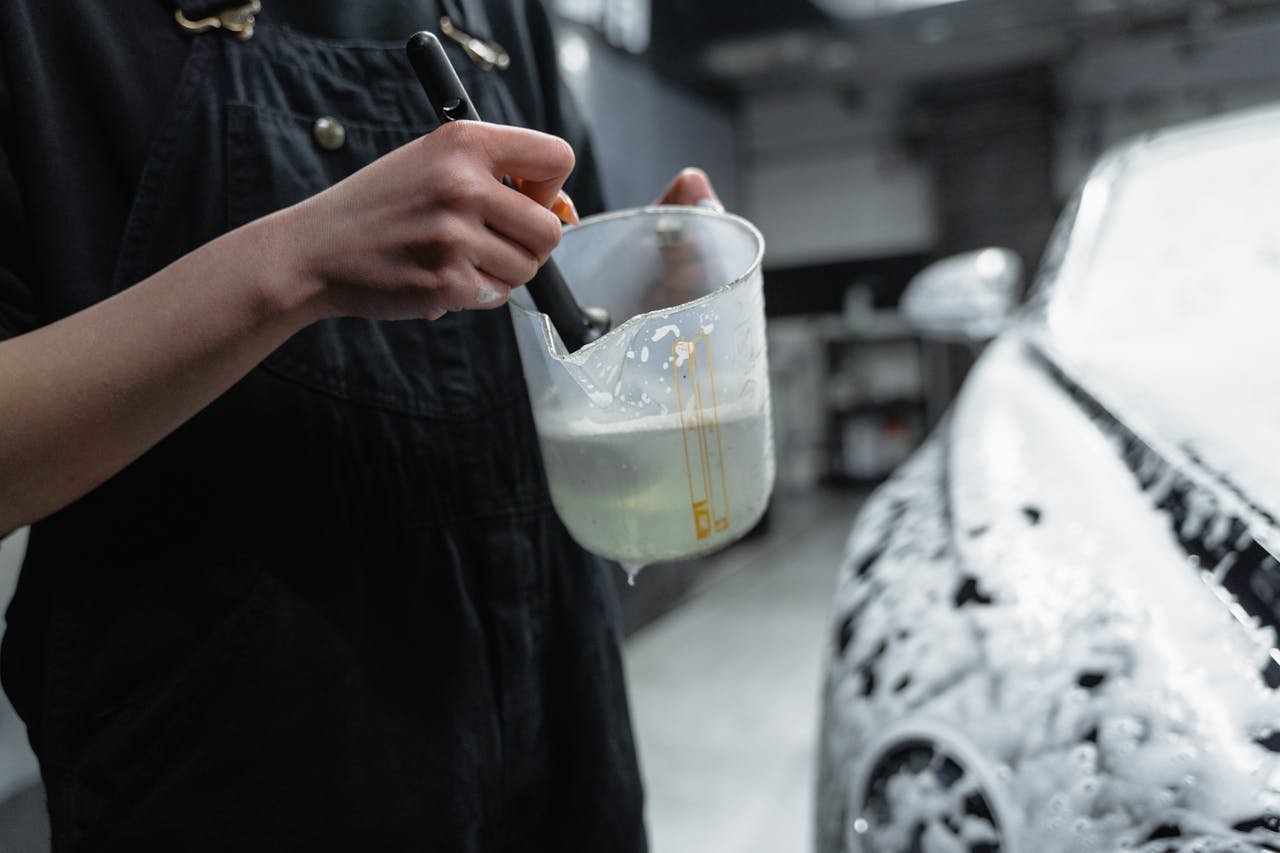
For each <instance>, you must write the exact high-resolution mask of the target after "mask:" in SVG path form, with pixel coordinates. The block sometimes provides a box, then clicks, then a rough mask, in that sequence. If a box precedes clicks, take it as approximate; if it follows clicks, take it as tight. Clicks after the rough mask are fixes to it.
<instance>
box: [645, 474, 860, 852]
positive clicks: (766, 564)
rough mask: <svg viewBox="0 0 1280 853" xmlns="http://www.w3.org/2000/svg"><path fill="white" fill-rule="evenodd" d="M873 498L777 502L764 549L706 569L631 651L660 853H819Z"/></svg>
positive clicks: (733, 552)
mask: <svg viewBox="0 0 1280 853" xmlns="http://www.w3.org/2000/svg"><path fill="white" fill-rule="evenodd" d="M862 497H863V496H862V495H861V494H857V493H852V492H819V493H817V494H813V495H806V496H803V497H790V498H779V499H775V502H774V507H773V509H771V511H770V516H769V525H768V529H767V532H766V533H765V534H764V535H763V536H758V537H755V538H752V539H750V540H747V541H746V542H743V543H741V544H739V545H738V546H735V547H734V548H731V549H730V550H728V551H726V552H724V553H722V554H720V555H717V556H715V557H713V558H711V559H709V560H706V561H703V562H705V563H707V564H708V565H707V566H706V567H705V569H703V568H702V567H699V569H700V570H701V571H702V572H703V573H702V575H701V578H702V580H701V581H700V583H699V585H698V586H697V587H696V588H695V589H694V590H693V591H692V594H691V595H690V597H689V598H688V599H687V600H686V602H685V603H683V604H682V605H681V606H679V607H677V608H675V609H674V610H672V611H670V612H668V613H667V614H666V615H665V616H662V617H661V618H660V619H658V620H657V621H655V622H652V623H650V624H649V625H647V626H646V627H644V628H641V629H640V630H639V631H637V632H636V633H635V634H633V635H632V636H631V637H630V638H629V640H628V643H627V664H628V680H629V682H630V686H631V701H632V715H633V719H634V725H635V729H636V736H637V739H638V741H639V745H640V759H641V770H642V772H643V773H644V776H645V780H646V787H647V792H648V820H649V840H650V849H651V850H652V851H653V853H694V851H697V853H721V851H723V852H724V853H730V851H732V853H792V851H799V852H800V853H803V851H807V850H809V849H811V847H812V845H811V841H810V832H809V826H810V822H811V821H810V813H811V802H812V782H813V780H812V777H813V769H812V768H813V752H812V750H813V743H814V738H815V733H816V730H817V723H818V693H819V689H820V671H821V665H822V653H823V649H824V647H825V642H826V637H827V632H828V629H827V621H828V617H829V609H830V607H831V597H832V591H833V590H834V587H835V576H836V570H837V568H838V566H839V561H840V555H841V553H842V550H843V547H844V540H845V538H846V536H847V535H848V532H849V529H850V526H851V523H852V520H853V514H854V513H855V512H856V510H857V507H858V506H859V505H860V503H861V500H862ZM644 582H645V577H644V574H643V573H641V575H640V577H639V579H638V581H637V585H640V584H643V583H644ZM620 592H621V594H622V595H623V596H624V597H625V596H626V595H627V593H628V590H627V588H626V587H622V588H621V590H620Z"/></svg>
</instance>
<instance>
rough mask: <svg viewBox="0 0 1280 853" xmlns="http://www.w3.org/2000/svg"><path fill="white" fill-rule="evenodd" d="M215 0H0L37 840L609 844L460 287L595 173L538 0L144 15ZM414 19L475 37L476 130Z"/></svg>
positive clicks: (497, 354)
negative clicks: (427, 87)
mask: <svg viewBox="0 0 1280 853" xmlns="http://www.w3.org/2000/svg"><path fill="white" fill-rule="evenodd" d="M231 5H232V4H228V3H226V2H220V1H219V0H172V2H164V0H135V2H132V3H130V4H128V5H127V6H120V5H113V6H111V8H110V9H106V8H104V7H102V6H101V5H100V4H96V3H91V2H89V0H10V2H7V3H5V4H4V5H3V7H0V51H2V57H3V61H2V62H0V158H2V159H0V224H2V226H3V233H4V235H5V236H4V239H3V241H2V242H0V339H3V340H2V341H0V532H8V531H11V530H13V529H16V528H17V527H19V526H22V525H26V524H31V525H32V528H31V533H30V538H29V543H28V550H27V554H26V558H25V562H24V566H23V569H22V573H21V577H20V580H19V584H18V589H17V592H16V594H15V596H14V600H13V602H12V604H11V606H10V609H9V611H8V614H7V618H8V631H7V634H6V636H5V639H4V645H3V658H2V660H0V675H2V677H3V685H4V688H5V690H6V691H7V693H8V695H9V697H10V699H11V700H12V702H13V704H14V706H15V707H16V708H17V710H18V711H19V713H20V715H21V716H22V718H23V719H24V721H25V723H26V725H27V727H28V733H29V739H30V742H31V744H32V747H33V748H34V750H35V752H36V754H37V756H38V757H39V759H40V765H41V772H42V776H43V780H44V783H45V789H46V794H47V797H48V807H49V812H50V817H51V824H52V828H53V842H54V848H55V849H56V850H59V851H70V850H75V851H80V850H94V851H97V850H129V851H145V850H166V851H173V850H182V851H201V850H237V851H254V850H272V851H278V850H293V849H321V850H339V849H341V850H408V849H425V850H448V851H453V850H458V851H478V850H486V851H487V850H508V849H511V850H551V849H554V850H557V851H573V850H609V851H638V850H642V849H644V847H645V836H644V827H643V817H642V794H641V783H640V778H639V773H638V770H637V763H636V758H635V748H634V743H633V739H632V735H631V730H630V724H629V718H628V710H627V703H626V695H625V689H624V683H623V676H622V667H621V661H620V654H619V636H618V623H617V616H616V602H614V601H613V600H612V598H611V594H612V593H611V586H610V584H609V583H608V577H607V575H606V574H605V573H604V571H603V570H602V566H601V564H600V562H599V561H598V560H596V559H595V558H593V557H591V556H590V555H588V554H586V553H585V552H583V551H582V550H581V549H580V548H579V547H577V546H576V545H575V544H574V543H573V542H572V540H571V539H570V538H569V536H568V534H567V533H566V532H565V530H564V527H563V526H562V525H561V523H560V522H559V521H558V519H557V518H556V516H555V514H554V511H553V509H552V507H551V504H550V501H549V499H548V495H547V488H546V484H545V480H544V476H543V472H542V468H541V461H540V458H539V454H538V448H537V444H536V441H535V437H534V431H533V426H532V422H531V416H530V412H529V406H528V399H527V392H526V390H525V387H524V384H523V380H522V378H521V373H520V368H519V363H518V357H517V353H516V350H515V346H514V343H513V340H512V330H511V327H510V322H509V320H508V318H507V316H506V312H505V311H504V310H492V309H495V308H498V307H500V306H501V305H502V304H503V303H504V302H505V301H506V298H507V296H508V295H509V293H510V291H511V289H512V288H514V287H517V286H519V285H520V284H521V283H523V282H525V281H527V280H528V279H529V278H530V277H531V276H532V275H533V272H534V270H535V269H536V268H537V266H538V265H539V264H541V263H542V262H543V261H545V260H546V258H547V257H548V255H549V253H550V251H551V250H552V248H553V247H554V246H555V245H556V243H557V241H558V239H559V233H560V225H559V223H558V222H557V221H556V219H555V217H554V215H553V214H552V213H551V212H550V211H549V210H548V207H549V205H551V203H552V201H553V200H554V199H555V197H556V196H557V195H558V193H559V192H560V191H561V190H562V189H567V190H568V192H569V193H570V195H572V197H573V198H574V199H575V200H576V201H577V203H578V205H579V207H580V208H582V210H583V212H584V213H589V212H591V211H593V210H596V209H598V208H599V207H600V206H601V204H602V197H601V196H602V194H601V191H600V186H599V182H598V178H597V176H596V175H595V174H594V163H593V158H592V155H591V148H590V145H589V142H588V141H587V137H586V136H585V134H584V132H583V127H582V124H581V122H580V121H579V120H578V119H577V117H576V114H575V112H574V110H573V108H572V104H571V101H570V99H569V98H568V97H567V95H566V94H565V93H564V90H563V88H562V87H561V86H560V85H559V84H558V82H557V80H556V78H555V71H554V68H555V51H554V44H553V39H552V35H551V29H550V25H549V22H548V19H547V16H546V13H545V11H544V10H543V9H542V8H541V6H540V4H539V3H538V2H536V0H490V2H480V0H454V2H450V0H444V2H441V3H440V4H439V7H437V5H436V4H435V3H434V2H422V0H413V2H406V0H385V2H383V3H381V4H373V3H368V2H365V3H360V4H353V3H339V2H334V0H324V2H313V3H301V2H297V0H289V2H285V0H266V8H264V9H263V10H262V13H261V14H260V16H259V17H258V19H257V23H256V30H255V31H254V32H253V34H252V36H251V37H248V38H239V37H236V36H235V34H234V33H232V32H228V31H227V29H226V28H225V27H222V28H205V29H203V30H202V31H192V30H191V29H190V28H188V27H187V26H184V25H183V24H184V22H186V23H188V24H190V23H193V22H194V23H195V24H199V23H200V22H202V21H204V20H205V19H207V18H209V17H210V16H214V17H216V16H217V15H219V14H220V13H222V12H225V11H227V10H228V9H229V7H230V6H231ZM357 6H358V7H360V8H361V9H362V13H361V14H355V15H353V14H351V10H352V9H353V8H355V7H357ZM343 10H346V11H345V14H344V13H343ZM273 14H274V15H275V16H276V17H273ZM444 15H448V16H449V17H450V19H451V22H452V23H453V25H454V26H455V27H457V28H458V29H459V30H460V31H464V32H466V33H469V34H471V35H473V36H475V37H477V38H482V39H484V40H486V41H492V42H494V43H498V44H501V45H502V46H503V47H504V48H505V49H506V50H507V52H508V53H509V55H510V67H508V68H507V69H506V70H503V71H499V70H497V69H486V68H481V67H480V66H479V65H478V64H476V63H475V62H473V61H471V60H470V59H469V58H468V56H467V55H466V54H465V53H463V52H462V51H461V50H460V48H459V45H457V44H456V43H454V42H453V41H452V40H448V39H446V41H447V42H448V48H447V49H448V50H450V51H451V56H452V59H453V62H454V64H455V65H456V66H457V67H458V70H459V73H460V74H461V76H462V78H463V81H464V83H465V84H466V85H467V87H468V89H469V90H470V92H471V95H472V97H473V99H474V100H475V101H476V103H477V106H478V108H479V111H480V114H481V115H483V116H485V117H486V119H488V120H489V121H490V122H493V123H487V124H476V123H455V124H451V125H448V126H446V127H440V128H438V129H433V128H435V126H436V122H435V120H434V118H433V117H432V115H431V112H430V107H429V105H428V102H427V100H426V98H425V96H424V94H423V93H422V91H421V89H420V87H419V84H418V83H417V81H416V79H414V77H413V75H412V73H411V72H410V70H409V67H408V64H407V62H406V61H405V59H404V56H403V44H404V41H405V39H406V38H407V36H408V34H409V33H411V32H412V31H414V30H417V29H423V28H431V29H436V27H434V26H431V25H432V24H434V23H435V22H436V21H438V20H439V19H440V18H441V17H442V16H444ZM228 20H230V21H231V22H232V23H234V19H228ZM411 20H412V23H411ZM196 29H197V30H199V29H200V28H199V27H196ZM392 30H398V32H392ZM527 128H535V129H527ZM575 156H576V168H575ZM504 175H506V176H511V177H513V178H518V179H520V180H521V182H522V183H521V186H522V190H521V192H517V191H515V190H513V189H510V188H509V187H507V186H504V185H503V184H502V183H501V182H500V180H499V179H500V178H501V177H502V176H504ZM662 199H663V200H664V201H668V202H681V203H696V202H705V203H711V204H714V203H715V201H714V191H713V190H712V189H711V187H710V185H709V183H708V182H707V180H706V177H705V175H703V174H702V173H700V172H697V171H688V172H684V173H682V174H681V175H679V176H678V177H677V178H676V179H675V180H674V181H673V183H672V185H671V186H670V187H668V188H667V190H666V192H665V193H664V194H663V196H662Z"/></svg>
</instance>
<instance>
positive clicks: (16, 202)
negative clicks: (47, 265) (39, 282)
mask: <svg viewBox="0 0 1280 853" xmlns="http://www.w3.org/2000/svg"><path fill="white" fill-rule="evenodd" d="M15 148H16V146H15V143H14V119H13V103H12V99H11V97H10V88H9V78H8V71H7V69H6V65H5V62H4V57H3V55H0V340H3V339H5V338H11V337H13V336H15V335H19V334H22V333H23V332H29V331H31V330H32V329H33V328H35V325H36V321H35V304H34V303H35V300H34V297H33V295H32V292H31V288H30V286H29V285H28V284H27V283H26V282H27V281H28V280H29V278H28V276H29V273H30V269H31V260H30V257H29V256H28V252H27V251H25V250H24V247H25V246H28V245H30V241H29V240H28V239H27V235H26V230H27V229H26V215H25V212H24V210H23V204H22V196H21V194H20V192H19V188H18V178H17V174H16V168H15V165H14V162H13V154H12V152H13V151H14V150H15Z"/></svg>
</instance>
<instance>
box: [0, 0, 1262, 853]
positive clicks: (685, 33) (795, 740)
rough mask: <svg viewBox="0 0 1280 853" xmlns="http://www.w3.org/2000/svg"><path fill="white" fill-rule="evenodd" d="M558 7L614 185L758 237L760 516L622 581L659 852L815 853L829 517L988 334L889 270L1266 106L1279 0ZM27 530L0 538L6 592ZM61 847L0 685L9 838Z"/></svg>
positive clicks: (1010, 235)
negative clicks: (705, 179)
mask: <svg viewBox="0 0 1280 853" xmlns="http://www.w3.org/2000/svg"><path fill="white" fill-rule="evenodd" d="M265 2H266V5H267V6H268V7H269V4H270V0H265ZM546 2H547V3H548V4H549V6H550V7H551V9H552V11H553V13H554V15H555V17H556V20H557V23H558V27H559V31H560V63H561V66H562V70H563V73H564V76H565V79H566V81H567V82H568V84H569V85H570V87H571V88H572V90H573V91H574V92H575V94H576V96H577V98H578V99H579V101H580V103H581V106H582V108H583V111H584V112H585V113H586V115H587V117H588V119H589V121H590V123H591V126H592V127H593V129H594V138H595V144H596V149H597V156H598V159H599V161H600V164H601V166H602V170H603V173H604V174H603V177H604V181H605V186H606V193H607V197H608V202H609V205H610V206H611V207H627V206H634V205H641V204H645V203H647V202H650V201H652V200H653V199H654V198H655V196H656V194H657V193H658V191H659V190H660V188H661V187H662V186H664V185H665V183H666V182H667V181H668V180H669V179H670V177H671V175H672V174H674V173H675V171H676V170H677V169H678V168H679V167H681V166H684V165H688V164H696V165H700V166H702V167H703V168H704V169H705V170H706V171H707V172H708V173H709V174H710V176H711V178H712V180H713V182H714V184H715V186H716V187H717V189H718V191H719V193H720V195H721V197H722V199H723V200H724V202H725V204H726V205H727V207H728V208H729V209H730V210H731V211H734V212H736V213H739V214H741V215H743V216H745V217H746V218H748V219H750V220H751V221H752V222H754V223H755V224H756V225H757V226H758V227H759V228H760V229H761V231H762V232H763V234H764V236H765V239H766V241H767V252H766V257H765V292H766V305H767V309H766V310H767V314H768V336H769V355H770V369H771V373H772V377H773V389H772V394H773V406H774V416H775V440H776V451H777V459H778V481H777V486H776V489H775V493H774V498H773V502H772V504H771V506H770V509H769V512H768V513H767V515H766V517H765V519H764V521H763V522H762V523H761V525H760V526H759V527H758V528H757V529H756V530H755V531H754V532H753V533H752V535H750V536H749V537H748V538H746V539H745V540H744V541H743V542H741V543H739V544H738V545H736V546H734V547H732V548H730V549H729V550H727V551H725V552H722V553H721V554H718V555H715V556H714V557H711V558H707V559H704V560H700V561H697V562H694V563H686V564H677V565H667V566H656V567H650V568H647V569H645V570H644V571H643V572H642V573H641V575H640V576H639V578H638V581H637V583H636V584H635V585H634V586H629V585H628V584H626V583H625V582H624V581H623V577H622V575H621V574H620V573H619V574H618V575H617V578H618V584H617V586H618V594H619V598H620V601H621V604H622V609H623V613H624V620H625V628H626V633H627V656H628V665H629V678H630V681H631V689H632V702H633V716H634V724H635V727H636V731H637V736H638V739H639V744H640V749H641V763H642V769H643V771H644V773H645V777H646V781H647V787H648V794H649V811H648V813H649V826H650V839H651V846H652V849H653V850H654V851H655V853H679V851H695V850H696V851H703V853H709V851H791V850H806V849H808V847H809V845H810V822H811V820H810V811H811V787H812V748H813V740H814V733H815V731H816V728H817V713H818V711H817V709H818V693H819V690H820V683H819V674H820V667H821V659H822V653H823V649H824V646H825V643H826V634H827V621H828V616H829V612H828V611H829V598H830V594H831V590H832V588H833V585H834V578H835V573H836V569H837V567H838V564H839V561H840V556H841V550H842V547H843V543H844V538H845V536H846V535H847V532H848V529H849V526H850V524H851V522H852V519H853V516H854V514H855V513H856V511H857V508H858V506H859V504H860V502H861V500H862V499H863V498H864V497H865V495H866V493H867V491H868V490H869V489H870V488H872V487H874V486H875V484H876V483H877V482H879V481H880V480H882V479H883V478H884V477H885V476H886V475H887V474H888V473H889V472H890V471H891V470H892V469H893V468H894V466H896V465H897V464H898V463H899V462H901V461H902V460H903V459H904V458H905V457H906V455H907V454H909V453H910V452H911V450H912V449H913V448H914V447H915V446H916V445H917V444H918V443H919V442H920V441H921V439H922V438H923V436H924V435H925V434H926V433H927V431H928V430H929V429H930V428H931V427H932V426H933V425H934V424H935V423H936V422H937V420H938V419H939V417H940V416H941V415H942V413H943V412H944V411H945V409H946V407H947V405H948V403H949V401H950V399H951V397H952V396H953V394H954V393H955V390H956V389H957V387H958V385H959V383H960V381H961V380H962V379H963V376H964V373H965V370H966V369H967V367H968V365H969V364H970V363H971V362H972V359H973V357H974V355H975V353H974V352H973V350H972V348H971V347H969V346H966V345H961V344H945V343H938V342H929V343H926V342H924V341H922V340H920V339H918V338H917V337H915V336H914V335H913V334H912V333H911V331H910V330H909V329H908V327H907V326H906V325H905V324H904V323H903V322H902V320H901V318H900V316H899V314H898V311H897V307H898V302H899V299H900V297H901V294H902V292H903V290H904V288H905V287H906V285H907V283H908V282H909V281H910V280H911V278H912V277H913V276H914V275H915V274H916V273H918V272H919V271H921V270H922V269H923V268H924V267H925V266H926V265H927V264H928V263H930V262H931V261H933V260H936V259H939V258H942V257H945V256H947V255H950V254H953V253H958V252H962V251H966V250H972V249H978V248H982V247H987V246H1005V247H1008V248H1010V249H1012V250H1013V251H1014V252H1015V253H1016V254H1017V255H1018V256H1019V257H1020V258H1021V259H1022V261H1023V263H1024V265H1025V268H1026V269H1027V270H1028V271H1034V269H1035V266H1036V263H1037V260H1038V258H1039V256H1040V253H1041V251H1042V249H1043V248H1044V245H1045V243H1046V241H1047V239H1048V236H1049V232H1050V229H1051V227H1052V224H1053V222H1054V220H1055V218H1056V216H1057V215H1058V213H1059V211H1060V209H1061V208H1062V206H1063V205H1064V204H1065V203H1066V201H1067V199H1068V198H1069V197H1070V195H1071V193H1072V191H1073V190H1074V189H1075V188H1076V186H1077V185H1078V183H1079V182H1080V181H1081V180H1082V178H1083V177H1084V176H1085V174H1086V172H1087V170H1088V169H1089V167H1090V165H1091V164H1092V163H1093V162H1094V161H1095V159H1096V158H1097V157H1098V156H1099V155H1100V154H1102V153H1103V152H1104V151H1105V150H1106V149H1107V148H1108V147H1109V146H1111V145H1113V144H1115V143H1117V142H1119V141H1122V140H1124V139H1127V138H1129V137H1131V136H1133V135H1134V134H1137V133H1140V132H1142V131H1144V130H1147V129H1152V128H1157V127H1162V126H1166V125H1169V124H1173V123H1177V122H1180V121H1184V120H1188V119H1193V118H1197V117H1204V116H1210V115H1214V114H1217V113H1220V112H1223V111H1227V110H1231V109H1236V108H1240V107H1246V106H1250V105H1255V104H1262V103H1266V102H1271V101H1276V100H1280V51H1277V50H1276V49H1275V48H1276V45H1277V44H1280V0H697V2H688V0H684V2H681V0H546ZM23 541H24V540H23V534H22V533H21V532H19V533H18V534H16V535H15V536H13V537H10V539H8V540H6V541H5V542H4V543H3V544H2V545H0V603H4V602H7V601H8V598H9V596H10V594H11V592H12V587H13V583H14V581H15V578H16V572H17V566H18V564H19V562H20V558H21V554H22V549H23ZM48 849H49V847H48V840H47V828H46V827H45V824H44V818H43V794H42V792H41V790H40V787H39V784H38V775H37V772H36V768H35V763H34V760H33V759H32V758H31V756H30V754H29V752H28V751H27V749H26V745H25V733H24V732H23V731H22V728H21V725H20V724H19V723H18V721H17V720H16V719H15V718H14V716H13V713H12V710H11V709H10V708H9V707H8V705H7V704H5V703H4V701H3V698H2V697H0V853H35V851H44V850H48Z"/></svg>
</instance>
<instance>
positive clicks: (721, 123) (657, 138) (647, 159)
mask: <svg viewBox="0 0 1280 853" xmlns="http://www.w3.org/2000/svg"><path fill="white" fill-rule="evenodd" d="M559 38H560V52H561V65H562V66H564V67H563V71H564V75H565V79H566V81H567V82H568V83H569V85H570V88H571V89H572V90H573V91H574V93H575V95H576V96H577V98H578V103H579V104H580V105H581V107H582V110H583V112H584V113H585V114H586V117H587V119H588V121H589V122H590V125H591V132H592V137H593V139H594V141H595V148H596V157H597V159H598V160H599V162H600V167H601V172H602V178H603V180H604V185H605V196H606V202H607V203H608V205H609V207H610V208H621V207H635V206H639V205H644V204H650V203H652V202H653V201H654V200H655V199H656V198H657V197H658V195H659V194H660V193H661V192H662V190H663V188H664V187H666V185H667V183H669V182H670V180H671V179H672V178H673V177H675V174H676V172H677V171H679V170H680V169H681V168H683V167H685V166H699V167H701V168H703V169H705V170H706V172H707V174H708V175H710V177H711V181H712V183H713V184H714V185H715V187H716V190H717V192H718V193H719V194H720V197H721V199H722V200H723V201H724V203H725V204H726V205H727V206H728V207H729V208H730V209H731V210H732V209H737V208H738V207H739V204H740V201H739V192H738V175H739V172H740V168H739V163H738V135H737V132H736V128H735V126H734V121H733V115H732V112H731V111H730V110H729V108H728V107H726V106H724V105H723V104H717V103H716V102H715V101H712V100H710V99H707V98H703V97H700V96H697V95H693V94H690V93H687V92H683V91H681V90H679V89H677V88H676V87H675V86H673V85H672V84H670V83H668V82H666V81H664V80H662V79H660V78H659V77H658V76H657V75H656V74H655V73H654V72H653V70H652V69H651V68H649V66H648V65H646V64H645V62H644V61H643V60H641V59H640V58H638V57H634V56H630V55H628V54H626V53H623V52H622V51H620V50H618V49H616V48H611V47H609V46H608V45H606V44H604V43H603V42H602V41H601V40H600V39H599V37H598V36H596V35H595V33H593V32H592V31H590V30H587V29H585V28H582V27H578V26H576V25H573V24H563V25H562V26H561V28H560V31H559ZM566 60H567V61H566Z"/></svg>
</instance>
